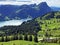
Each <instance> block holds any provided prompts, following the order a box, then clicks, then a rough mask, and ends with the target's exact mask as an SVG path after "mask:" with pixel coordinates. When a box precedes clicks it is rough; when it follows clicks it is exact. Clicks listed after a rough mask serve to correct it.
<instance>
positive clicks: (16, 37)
mask: <svg viewBox="0 0 60 45" xmlns="http://www.w3.org/2000/svg"><path fill="white" fill-rule="evenodd" d="M33 37H34V38H33ZM12 40H25V41H34V42H38V37H37V35H34V36H32V35H27V34H25V35H22V34H20V35H18V34H17V35H13V36H10V37H9V36H7V35H5V36H3V35H2V36H1V37H0V42H8V41H12Z"/></svg>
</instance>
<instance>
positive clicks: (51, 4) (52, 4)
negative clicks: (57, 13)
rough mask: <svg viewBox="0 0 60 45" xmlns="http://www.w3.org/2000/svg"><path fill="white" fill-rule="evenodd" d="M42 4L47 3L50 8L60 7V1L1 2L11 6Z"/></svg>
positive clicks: (12, 0)
mask: <svg viewBox="0 0 60 45" xmlns="http://www.w3.org/2000/svg"><path fill="white" fill-rule="evenodd" d="M41 2H47V4H48V5H49V6H55V7H60V0H3V1H1V0H0V5H1V4H11V5H23V4H34V3H36V4H39V3H41Z"/></svg>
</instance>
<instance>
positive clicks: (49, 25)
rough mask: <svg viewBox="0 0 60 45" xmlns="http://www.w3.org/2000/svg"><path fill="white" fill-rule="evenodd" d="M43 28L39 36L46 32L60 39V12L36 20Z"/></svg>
mask: <svg viewBox="0 0 60 45" xmlns="http://www.w3.org/2000/svg"><path fill="white" fill-rule="evenodd" d="M36 21H37V22H38V23H39V25H40V26H41V30H42V31H39V32H38V34H41V35H44V34H45V32H46V31H48V33H50V34H51V35H52V36H54V37H60V12H52V13H48V14H46V15H44V16H42V17H38V18H36Z"/></svg>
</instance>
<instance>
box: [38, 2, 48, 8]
mask: <svg viewBox="0 0 60 45" xmlns="http://www.w3.org/2000/svg"><path fill="white" fill-rule="evenodd" d="M38 6H39V7H48V5H47V3H46V2H41V3H40V4H38Z"/></svg>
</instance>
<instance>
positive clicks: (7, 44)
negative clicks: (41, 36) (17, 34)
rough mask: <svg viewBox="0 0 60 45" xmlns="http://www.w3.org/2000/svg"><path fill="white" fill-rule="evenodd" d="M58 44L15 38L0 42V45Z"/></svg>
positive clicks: (55, 44) (56, 44)
mask: <svg viewBox="0 0 60 45" xmlns="http://www.w3.org/2000/svg"><path fill="white" fill-rule="evenodd" d="M2 44H3V45H14V44H15V45H59V44H58V43H40V42H39V43H35V42H30V41H23V40H15V41H10V42H0V45H2Z"/></svg>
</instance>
